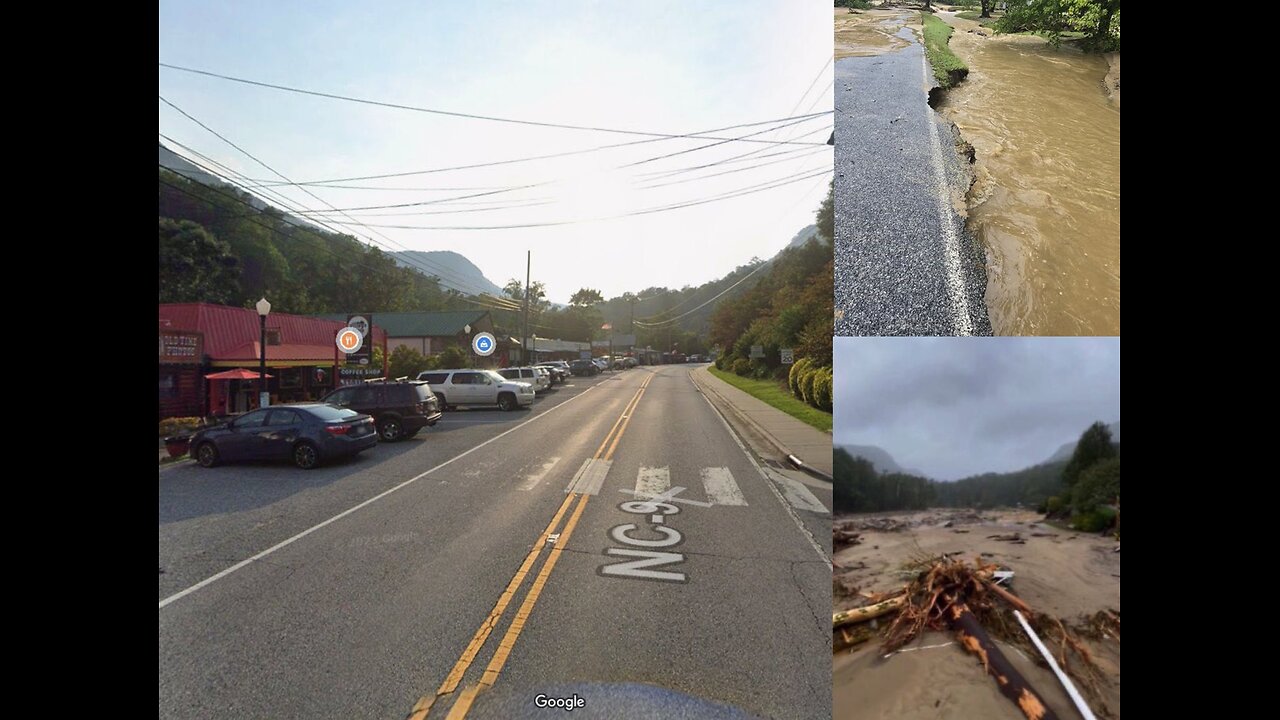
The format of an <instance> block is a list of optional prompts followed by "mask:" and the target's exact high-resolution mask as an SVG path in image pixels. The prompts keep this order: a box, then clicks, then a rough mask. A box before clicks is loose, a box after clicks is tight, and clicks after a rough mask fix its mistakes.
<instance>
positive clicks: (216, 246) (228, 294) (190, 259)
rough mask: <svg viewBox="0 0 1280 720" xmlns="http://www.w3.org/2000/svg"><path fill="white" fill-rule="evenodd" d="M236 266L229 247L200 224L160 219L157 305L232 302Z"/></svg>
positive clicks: (234, 290)
mask: <svg viewBox="0 0 1280 720" xmlns="http://www.w3.org/2000/svg"><path fill="white" fill-rule="evenodd" d="M238 265H239V263H238V262H237V261H236V258H235V256H233V255H232V254H231V247H230V246H229V245H228V244H227V243H225V242H223V241H221V240H219V239H218V238H216V237H214V236H213V235H212V234H210V233H209V231H207V230H205V229H204V228H203V227H201V226H200V225H198V224H196V223H194V222H191V221H189V220H172V219H170V218H163V217H162V218H160V302H162V303H176V302H211V303H228V302H233V301H235V300H236V299H237V295H238V292H239V289H240V287H239V282H238V280H239V278H238V271H239V267H238Z"/></svg>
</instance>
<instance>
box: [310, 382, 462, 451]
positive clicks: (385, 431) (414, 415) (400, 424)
mask: <svg viewBox="0 0 1280 720" xmlns="http://www.w3.org/2000/svg"><path fill="white" fill-rule="evenodd" d="M320 402H324V403H328V404H330V405H336V406H337V407H341V408H350V409H352V410H355V411H356V412H361V413H365V414H367V415H372V416H373V422H374V423H375V424H376V425H377V428H378V437H380V438H382V439H383V440H385V441H386V442H396V441H397V440H403V439H405V438H411V437H413V436H414V435H417V434H418V431H419V430H421V429H422V428H424V427H427V426H429V425H435V424H436V422H438V421H439V420H440V403H439V402H438V401H437V400H436V396H435V394H433V393H432V392H431V387H430V386H429V385H427V384H426V383H425V382H421V381H418V380H409V381H405V382H367V383H364V384H363V385H348V386H346V387H340V388H338V389H337V390H334V391H333V392H331V393H329V394H328V395H325V396H324V398H323V399H322V400H321V401H320Z"/></svg>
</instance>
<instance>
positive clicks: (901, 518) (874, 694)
mask: <svg viewBox="0 0 1280 720" xmlns="http://www.w3.org/2000/svg"><path fill="white" fill-rule="evenodd" d="M1041 517H1042V516H1040V515H1039V514H1037V513H1034V512H1029V511H1021V510H997V511H991V510H984V511H981V512H975V511H972V510H957V509H939V510H931V511H925V512H914V513H877V514H868V515H848V516H841V517H837V518H835V521H834V522H835V524H836V525H837V526H848V527H851V528H852V527H857V528H859V529H858V530H857V532H858V533H859V534H860V537H859V542H858V543H857V544H854V545H852V546H849V547H846V548H844V549H842V550H840V551H838V552H837V553H836V554H835V557H834V560H835V566H836V570H835V573H836V576H835V582H834V583H833V593H834V595H835V608H834V609H835V610H844V609H847V608H849V607H854V606H860V605H863V604H866V603H867V602H868V600H867V597H866V595H867V594H870V595H877V594H882V593H897V592H898V591H900V590H901V589H902V588H903V586H904V585H905V584H906V583H907V582H909V581H910V580H911V578H912V577H913V576H914V573H913V571H910V570H907V569H906V566H907V565H909V564H910V563H912V562H913V561H918V560H920V559H922V558H929V557H937V556H939V555H942V554H944V553H946V554H954V555H958V556H960V557H963V558H968V559H972V558H975V557H981V558H982V560H983V562H984V563H996V564H998V565H1000V566H1002V567H1005V568H1008V569H1011V570H1013V571H1014V578H1013V580H1012V581H1011V584H1010V586H1009V589H1010V590H1011V591H1012V592H1013V593H1015V594H1016V595H1018V597H1020V598H1022V599H1023V600H1024V601H1026V602H1027V604H1029V605H1030V606H1031V607H1032V608H1033V609H1034V610H1036V611H1037V612H1040V613H1045V614H1049V615H1052V616H1054V617H1058V618H1061V619H1062V621H1063V622H1064V623H1066V624H1067V625H1069V626H1071V625H1076V624H1077V623H1079V622H1080V621H1081V619H1082V617H1083V616H1090V615H1093V614H1095V613H1097V612H1098V611H1101V610H1110V611H1114V612H1117V613H1118V612H1119V610H1120V578H1119V574H1120V554H1119V553H1117V552H1115V548H1116V547H1117V545H1118V543H1116V542H1115V541H1113V540H1109V539H1107V538H1104V537H1102V536H1098V535H1087V534H1081V533H1075V532H1070V531H1065V530H1059V529H1057V528H1053V527H1049V526H1047V525H1043V524H1042V523H1041V522H1040V520H1041ZM1013 535H1016V536H1017V537H1018V540H1017V541H1011V540H1009V539H1008V538H1009V537H1010V536H1013ZM998 537H1003V538H1006V539H1004V540H1001V539H997V538H998ZM891 620H892V619H891V617H886V618H882V619H878V620H876V621H874V622H876V623H878V626H877V628H876V630H877V632H882V631H883V630H884V629H885V628H886V627H887V625H888V623H889V622H891ZM1085 643H1086V645H1087V647H1088V648H1089V651H1090V653H1091V654H1092V656H1093V659H1094V661H1095V663H1096V664H1097V667H1098V669H1099V671H1100V672H1101V677H1100V678H1099V679H1098V681H1097V686H1098V692H1099V694H1098V695H1097V696H1095V697H1094V698H1093V699H1091V701H1090V705H1091V708H1092V709H1093V711H1094V712H1095V713H1096V714H1097V715H1098V716H1099V717H1110V718H1118V717H1119V715H1120V644H1119V641H1118V639H1115V638H1111V637H1093V638H1090V639H1087V640H1085ZM997 644H998V645H999V647H1000V648H1001V650H1002V651H1003V652H1004V653H1005V655H1006V656H1007V657H1008V658H1009V659H1010V661H1011V662H1012V664H1013V665H1014V666H1015V667H1016V668H1017V669H1018V670H1019V672H1021V673H1022V674H1023V675H1024V676H1025V677H1026V678H1027V679H1028V681H1029V682H1030V683H1031V684H1032V685H1033V686H1034V687H1035V689H1036V690H1037V691H1038V692H1039V693H1040V694H1041V695H1042V696H1044V698H1045V702H1046V703H1047V704H1048V705H1049V707H1050V708H1051V709H1053V710H1054V711H1055V712H1057V713H1058V715H1059V717H1062V718H1072V717H1078V714H1077V713H1076V711H1075V709H1074V708H1073V707H1072V705H1071V703H1070V700H1069V699H1068V698H1067V696H1066V693H1065V692H1064V691H1063V690H1062V688H1061V686H1060V685H1059V683H1058V681H1057V680H1056V679H1055V677H1054V676H1053V673H1052V672H1051V671H1050V670H1049V669H1048V668H1047V667H1044V664H1043V662H1042V661H1040V660H1039V659H1038V658H1035V657H1032V656H1029V655H1027V654H1024V653H1023V652H1022V651H1020V650H1019V649H1018V648H1017V647H1015V646H1013V645H1012V644H1011V643H1007V642H1004V641H1000V642H998V643H997ZM832 670H833V679H832V695H833V703H834V714H833V717H834V718H836V719H837V720H841V719H843V718H855V717H856V718H859V719H861V718H872V719H874V718H883V719H884V720H889V719H890V718H938V717H965V718H969V717H974V718H978V717H981V718H997V719H998V718H1009V720H1017V719H1019V718H1023V715H1022V714H1021V712H1020V711H1019V710H1018V709H1017V707H1016V706H1014V705H1013V704H1012V703H1011V702H1010V701H1009V700H1008V699H1006V698H1005V697H1003V696H1002V695H1000V692H999V689H998V688H997V686H996V683H995V681H994V680H993V679H992V678H991V677H990V676H988V675H987V674H986V672H985V671H984V669H983V667H982V665H981V664H980V663H979V662H978V661H977V660H976V659H974V657H973V656H972V655H969V654H967V653H966V652H964V651H963V650H962V649H961V648H960V647H959V646H957V645H956V644H955V643H954V637H952V635H951V634H950V633H942V632H928V633H925V634H923V635H922V636H921V637H920V638H918V639H917V640H916V641H914V642H912V643H911V644H909V645H908V646H907V647H905V648H903V650H902V651H899V652H897V653H894V654H892V655H891V656H889V657H887V658H886V657H884V656H883V654H882V653H881V650H880V644H879V642H878V637H877V638H876V639H873V640H872V641H869V642H865V643H862V644H861V645H857V646H855V647H854V648H853V649H852V650H847V651H842V652H840V653H837V654H836V655H835V657H834V661H833V667H832Z"/></svg>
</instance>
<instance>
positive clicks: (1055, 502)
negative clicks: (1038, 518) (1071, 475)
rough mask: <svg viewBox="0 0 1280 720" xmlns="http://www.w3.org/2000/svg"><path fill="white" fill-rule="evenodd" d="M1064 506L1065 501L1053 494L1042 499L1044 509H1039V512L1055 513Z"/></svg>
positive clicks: (1060, 510)
mask: <svg viewBox="0 0 1280 720" xmlns="http://www.w3.org/2000/svg"><path fill="white" fill-rule="evenodd" d="M1065 506H1066V503H1065V502H1063V500H1062V498H1060V497H1058V496H1057V495H1054V496H1053V497H1051V498H1049V499H1048V500H1045V501H1044V506H1043V507H1044V509H1043V510H1041V511H1040V512H1042V513H1044V514H1045V515H1057V514H1058V513H1060V512H1062V508H1063V507H1065Z"/></svg>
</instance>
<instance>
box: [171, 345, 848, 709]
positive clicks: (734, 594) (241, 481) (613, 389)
mask: <svg viewBox="0 0 1280 720" xmlns="http://www.w3.org/2000/svg"><path fill="white" fill-rule="evenodd" d="M691 369H692V368H691V367H689V366H679V365H677V366H660V367H653V368H637V369H633V370H629V371H626V372H621V373H617V374H615V375H609V376H602V377H599V378H591V379H576V378H575V379H574V381H573V382H572V383H571V386H568V387H562V388H558V389H556V390H553V391H551V392H549V393H546V396H545V397H541V396H540V398H539V399H538V401H536V402H535V405H534V407H533V409H531V410H523V411H516V412H512V413H500V412H497V411H476V410H470V411H461V412H453V413H446V415H445V418H444V420H443V421H442V422H441V424H440V425H438V426H437V427H436V428H431V429H428V430H426V431H424V432H423V433H421V434H420V435H419V436H418V437H416V438H413V439H411V440H408V441H405V442H402V443H398V444H394V445H379V446H377V447H375V448H373V449H372V450H371V451H369V452H366V453H363V454H362V455H360V456H358V457H356V458H355V459H352V460H349V461H346V462H341V463H338V464H336V465H333V466H326V467H323V468H321V469H318V470H315V471H310V472H305V471H301V470H296V469H294V468H293V467H292V466H289V465H285V464H280V465H270V464H259V465H247V466H226V467H219V468H214V469H203V468H199V467H196V466H194V465H192V464H190V463H182V464H178V465H176V466H167V467H164V468H162V469H161V470H160V471H159V478H160V479H159V497H160V503H159V505H160V524H159V532H160V537H159V548H160V569H161V574H160V592H159V595H160V608H159V715H160V716H161V717H190V716H213V717H297V716H307V717H333V718H351V717H361V718H365V717H386V718H405V717H410V716H413V717H430V718H437V717H438V718H444V717H446V716H448V717H462V716H470V717H477V718H486V717H516V716H520V717H534V716H538V717H541V716H547V717H560V716H562V714H563V713H564V712H565V710H564V709H562V708H556V707H547V708H540V707H538V705H537V703H538V700H537V696H538V695H539V694H549V695H551V696H553V697H554V696H556V695H557V694H559V695H565V694H566V693H568V692H570V690H571V691H572V692H573V693H574V694H576V695H577V696H578V698H579V699H580V701H581V702H582V703H583V704H582V705H581V706H579V707H578V708H577V709H575V710H574V711H573V713H572V714H571V717H579V718H581V717H626V716H628V715H627V714H626V713H628V712H630V713H632V715H630V716H636V717H642V716H654V717H706V716H713V715H719V716H733V713H734V712H741V713H745V715H746V716H762V717H786V718H810V717H812V718H820V717H821V718H826V717H829V716H830V708H831V690H830V687H831V686H830V683H831V673H830V662H829V659H828V654H829V652H830V642H831V641H830V635H829V633H828V630H827V615H828V613H829V612H830V598H831V596H830V578H829V576H830V555H829V547H827V548H823V547H821V546H820V545H821V543H815V541H814V532H813V529H814V528H827V529H829V527H830V520H829V516H828V514H827V513H828V508H829V507H830V492H829V491H827V492H823V490H822V489H821V488H820V487H817V488H811V487H807V486H806V489H805V490H804V491H803V492H797V491H796V490H795V488H794V486H793V485H790V484H788V483H787V482H785V480H783V478H782V475H781V473H778V472H775V471H773V470H772V469H770V468H768V467H767V466H763V465H761V464H760V463H758V462H757V461H756V459H755V457H754V456H753V455H752V454H751V453H750V452H749V450H747V449H745V448H744V447H743V446H742V445H741V443H740V441H739V439H738V438H737V437H736V436H735V435H734V434H733V432H732V431H731V430H730V428H729V426H728V425H727V424H726V423H725V421H724V420H723V419H722V418H721V416H720V415H719V413H718V412H717V411H716V410H715V408H713V407H712V405H711V404H710V403H709V402H708V401H707V400H706V399H705V398H704V397H703V395H702V394H701V393H700V392H699V390H698V389H697V387H696V386H695V385H694V384H693V382H692V380H691V378H690V376H689V373H690V371H691ZM819 537H822V536H819ZM826 537H829V534H826Z"/></svg>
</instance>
